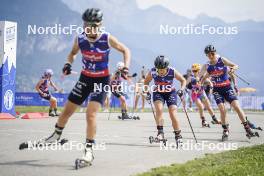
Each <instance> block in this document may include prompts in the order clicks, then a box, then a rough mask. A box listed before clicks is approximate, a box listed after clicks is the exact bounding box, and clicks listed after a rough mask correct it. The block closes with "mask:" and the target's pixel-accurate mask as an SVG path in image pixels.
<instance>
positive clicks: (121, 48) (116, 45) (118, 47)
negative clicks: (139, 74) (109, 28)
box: [109, 35, 131, 68]
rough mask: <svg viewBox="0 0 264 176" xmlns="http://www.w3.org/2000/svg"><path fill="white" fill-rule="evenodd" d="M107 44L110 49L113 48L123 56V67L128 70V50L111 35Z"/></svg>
mask: <svg viewBox="0 0 264 176" xmlns="http://www.w3.org/2000/svg"><path fill="white" fill-rule="evenodd" d="M109 43H110V46H111V47H113V48H115V49H116V50H118V51H120V52H121V53H122V54H123V57H124V64H125V67H127V68H129V65H130V57H131V55H130V51H129V49H128V48H127V47H126V46H125V45H124V44H123V43H121V42H119V41H118V40H117V38H115V37H114V36H112V35H110V36H109Z"/></svg>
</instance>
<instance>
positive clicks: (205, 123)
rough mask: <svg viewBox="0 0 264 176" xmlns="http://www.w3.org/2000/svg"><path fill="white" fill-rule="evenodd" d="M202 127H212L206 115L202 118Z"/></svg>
mask: <svg viewBox="0 0 264 176" xmlns="http://www.w3.org/2000/svg"><path fill="white" fill-rule="evenodd" d="M202 127H208V128H210V125H209V123H208V122H207V121H206V120H205V119H204V117H203V118H202Z"/></svg>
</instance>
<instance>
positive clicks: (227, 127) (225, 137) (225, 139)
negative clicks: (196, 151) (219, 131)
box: [222, 124, 229, 142]
mask: <svg viewBox="0 0 264 176" xmlns="http://www.w3.org/2000/svg"><path fill="white" fill-rule="evenodd" d="M222 127H223V129H224V130H223V136H222V141H223V142H224V141H227V140H228V136H229V124H226V125H222Z"/></svg>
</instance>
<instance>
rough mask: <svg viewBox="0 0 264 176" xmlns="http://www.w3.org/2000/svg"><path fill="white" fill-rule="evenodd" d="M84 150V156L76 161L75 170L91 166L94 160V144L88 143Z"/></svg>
mask: <svg viewBox="0 0 264 176" xmlns="http://www.w3.org/2000/svg"><path fill="white" fill-rule="evenodd" d="M85 145H86V146H85V149H84V156H83V157H82V158H77V159H76V160H75V169H76V170H78V169H79V168H83V167H86V166H91V165H92V162H93V160H94V155H93V148H92V143H86V144H85Z"/></svg>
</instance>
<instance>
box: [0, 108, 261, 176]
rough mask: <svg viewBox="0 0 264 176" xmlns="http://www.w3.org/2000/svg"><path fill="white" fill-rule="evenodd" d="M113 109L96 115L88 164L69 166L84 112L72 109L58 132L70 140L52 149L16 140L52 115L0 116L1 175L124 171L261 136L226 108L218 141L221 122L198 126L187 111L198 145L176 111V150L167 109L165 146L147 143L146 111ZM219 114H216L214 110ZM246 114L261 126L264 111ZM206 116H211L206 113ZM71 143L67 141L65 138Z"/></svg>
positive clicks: (44, 131) (45, 129) (40, 130)
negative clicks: (225, 132) (132, 116)
mask: <svg viewBox="0 0 264 176" xmlns="http://www.w3.org/2000/svg"><path fill="white" fill-rule="evenodd" d="M117 115H118V114H111V118H110V120H107V117H108V114H107V113H100V114H99V115H98V118H97V120H98V126H97V137H96V142H97V145H96V146H97V150H95V160H94V162H93V165H92V166H91V167H86V168H82V169H80V170H78V171H76V170H75V169H74V161H75V159H76V158H78V157H81V156H82V152H83V151H82V150H81V146H82V145H81V144H78V143H83V142H84V141H85V128H86V120H85V114H83V113H76V114H74V116H73V117H72V118H71V120H70V121H69V123H68V125H67V127H66V128H65V130H64V132H63V137H66V138H68V139H69V140H70V141H71V143H72V144H73V145H72V149H71V150H70V148H69V145H68V147H67V148H66V146H65V148H64V150H63V149H61V148H60V150H59V149H57V150H52V149H51V148H48V150H41V149H38V150H23V151H20V150H18V146H19V144H20V143H21V142H24V141H27V140H36V139H39V138H42V137H44V136H48V135H49V134H51V132H53V130H54V124H55V122H56V118H47V119H35V120H33V119H32V120H22V119H16V120H1V121H0V158H1V160H0V175H3V176H18V175H19V176H33V175H34V176H35V175H39V176H46V175H56V176H68V175H69V176H73V175H80V176H82V175H83V176H84V175H85V176H87V175H93V176H105V175H108V176H112V175H113V176H126V175H133V174H136V173H140V172H144V171H147V170H149V169H151V168H153V167H157V166H161V165H169V164H171V163H184V162H186V161H188V160H192V159H194V158H197V157H202V156H204V154H205V153H215V152H221V151H223V150H230V149H236V148H237V147H241V146H249V145H255V144H260V143H263V142H264V140H263V139H264V134H263V132H259V134H260V135H261V136H260V137H259V138H253V139H250V140H249V139H248V138H247V137H246V136H245V132H244V129H243V127H242V125H241V123H240V121H239V119H238V117H237V116H236V115H235V114H232V113H229V114H228V119H229V121H230V138H229V141H228V142H225V143H222V142H221V141H220V140H221V136H222V128H221V126H220V125H211V128H202V127H201V122H200V119H199V118H198V114H197V113H190V118H191V122H192V125H193V127H194V131H195V134H196V137H197V139H198V145H195V142H194V141H193V135H192V133H191V129H190V127H189V125H188V121H187V119H186V117H185V115H184V114H183V113H179V114H178V115H179V118H180V123H181V128H182V136H183V138H184V146H183V147H182V148H181V149H179V150H177V149H176V147H175V140H174V134H173V133H172V131H173V130H172V127H171V123H170V120H169V117H168V114H167V113H165V115H164V119H165V127H164V128H165V136H166V138H167V139H168V145H167V146H168V147H167V148H162V147H160V145H159V144H150V143H149V140H148V138H149V136H151V135H156V127H155V124H154V120H153V117H152V114H151V113H141V114H140V118H141V120H125V121H122V120H118V119H117ZM217 115H218V114H217ZM249 118H250V120H251V121H253V122H255V123H256V124H258V125H260V126H262V127H263V126H264V116H263V114H261V113H259V114H258V113H254V114H250V115H249ZM207 119H208V120H210V118H209V115H207ZM68 144H70V143H68Z"/></svg>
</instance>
